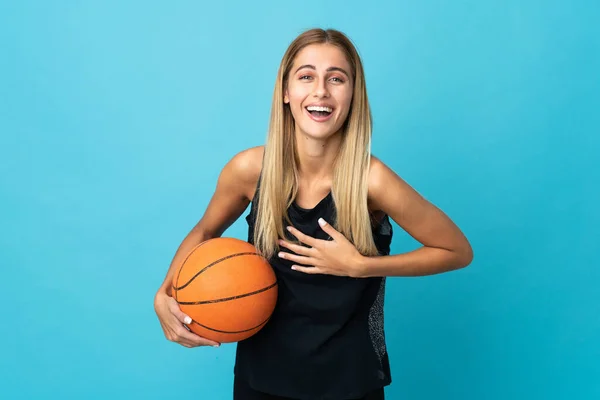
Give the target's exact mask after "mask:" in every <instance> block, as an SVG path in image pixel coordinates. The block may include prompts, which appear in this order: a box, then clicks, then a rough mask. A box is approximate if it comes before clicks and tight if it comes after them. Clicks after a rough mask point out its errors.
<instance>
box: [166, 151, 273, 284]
mask: <svg viewBox="0 0 600 400" xmlns="http://www.w3.org/2000/svg"><path fill="white" fill-rule="evenodd" d="M262 152H263V148H262V147H253V148H251V149H248V150H244V151H242V152H240V153H238V154H236V155H235V156H234V157H233V158H232V159H231V160H230V161H229V162H228V163H227V164H226V165H225V167H223V170H222V171H221V173H220V175H219V179H218V181H217V187H216V189H215V192H214V194H213V196H212V198H211V200H210V202H209V204H208V206H207V208H206V211H205V213H204V215H203V216H202V218H201V219H200V221H199V222H198V223H197V224H196V225H195V226H194V227H193V228H192V230H191V231H190V232H189V233H188V234H187V236H186V237H185V238H184V239H183V241H182V242H181V244H180V245H179V248H178V249H177V251H176V253H175V256H174V257H173V260H172V261H171V265H170V267H169V269H168V271H167V275H166V277H165V279H164V281H163V283H162V284H161V286H160V288H159V290H158V292H159V293H162V294H167V295H170V294H171V280H172V277H173V274H174V272H175V271H176V270H177V268H178V267H179V266H180V265H181V263H182V262H183V260H184V258H185V257H186V256H187V254H189V252H190V251H191V250H192V249H193V248H194V247H195V246H197V245H198V244H200V243H202V242H203V241H205V240H208V239H211V238H216V237H220V236H221V235H222V234H223V232H225V231H226V230H227V228H229V227H230V226H231V225H232V224H233V223H234V222H235V221H236V220H237V219H238V218H239V217H240V215H241V214H242V213H243V212H244V210H245V209H246V208H247V207H248V204H249V203H250V201H251V199H252V196H253V194H254V190H255V189H256V184H257V181H258V176H259V174H260V168H261V163H262Z"/></svg>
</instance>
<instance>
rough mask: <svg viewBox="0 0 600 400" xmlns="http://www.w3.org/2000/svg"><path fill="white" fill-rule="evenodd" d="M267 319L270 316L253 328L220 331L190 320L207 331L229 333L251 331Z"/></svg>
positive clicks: (267, 320)
mask: <svg viewBox="0 0 600 400" xmlns="http://www.w3.org/2000/svg"><path fill="white" fill-rule="evenodd" d="M269 319H271V317H269V318H267V319H265V320H264V321H263V322H261V323H260V324H258V325H256V326H255V327H254V328H250V329H244V330H241V331H222V330H219V329H215V328H211V327H208V326H206V325H202V324H201V323H199V322H197V321H194V320H192V323H193V324H196V325H198V326H201V327H203V328H204V329H208V330H209V331H213V332H219V333H231V334H234V333H244V332H250V331H252V330H254V329H256V328H260V327H261V326H263V325H264V324H266V323H267V322H269Z"/></svg>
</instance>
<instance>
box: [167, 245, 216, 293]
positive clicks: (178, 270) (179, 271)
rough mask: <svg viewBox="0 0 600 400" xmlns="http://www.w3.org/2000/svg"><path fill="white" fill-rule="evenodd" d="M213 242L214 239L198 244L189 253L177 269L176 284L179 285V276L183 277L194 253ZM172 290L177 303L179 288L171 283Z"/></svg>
mask: <svg viewBox="0 0 600 400" xmlns="http://www.w3.org/2000/svg"><path fill="white" fill-rule="evenodd" d="M211 240H212V239H208V240H205V241H203V242H201V243H199V244H198V245H197V246H196V247H194V248H193V249H192V250H191V251H190V252H189V253H188V255H187V256H186V257H185V260H183V262H182V263H181V265H180V266H179V268H178V269H177V277H176V278H175V283H177V284H179V276H181V270H182V269H183V266H184V265H185V262H186V261H187V260H188V258H190V256H191V255H192V253H193V252H194V251H195V250H196V249H197V248H198V247H200V246H202V245H203V244H205V243H208V242H210V241H211ZM171 288H172V289H173V291H174V293H173V295H174V298H175V301H177V288H176V287H175V285H173V284H172V283H171Z"/></svg>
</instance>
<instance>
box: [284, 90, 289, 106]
mask: <svg viewBox="0 0 600 400" xmlns="http://www.w3.org/2000/svg"><path fill="white" fill-rule="evenodd" d="M283 102H284V103H285V104H288V103H289V102H290V98H289V97H288V92H287V90H286V91H285V93H284V94H283Z"/></svg>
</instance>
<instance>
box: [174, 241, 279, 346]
mask: <svg viewBox="0 0 600 400" xmlns="http://www.w3.org/2000/svg"><path fill="white" fill-rule="evenodd" d="M172 283H173V298H175V300H177V302H178V303H179V307H180V308H181V311H183V312H184V313H185V314H186V315H188V316H189V317H190V318H192V323H191V324H189V325H188V326H189V328H190V329H191V331H192V332H194V333H196V334H197V335H199V336H202V337H205V338H207V339H211V340H214V341H216V342H219V343H229V342H238V341H240V340H243V339H246V338H248V337H250V336H252V335H254V334H255V333H256V332H258V331H259V330H260V329H262V327H263V326H265V324H266V323H267V321H268V320H269V318H270V317H271V314H272V313H273V309H274V308H275V303H276V302H277V278H276V277H275V273H274V272H273V269H272V267H271V265H270V264H269V263H268V261H267V260H266V259H265V258H264V257H262V256H260V255H259V254H258V252H257V250H256V247H254V246H253V245H251V244H250V243H247V242H244V241H242V240H239V239H233V238H215V239H210V240H207V241H205V242H202V243H200V244H199V245H198V246H196V247H195V248H194V249H193V250H192V251H191V252H190V253H189V254H188V256H187V257H186V259H185V260H184V262H183V264H182V265H181V267H179V269H178V270H177V271H176V272H175V274H174V276H173V282H172Z"/></svg>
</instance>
